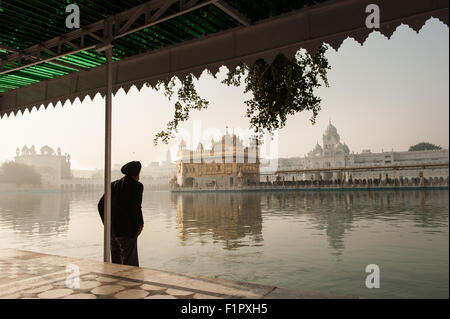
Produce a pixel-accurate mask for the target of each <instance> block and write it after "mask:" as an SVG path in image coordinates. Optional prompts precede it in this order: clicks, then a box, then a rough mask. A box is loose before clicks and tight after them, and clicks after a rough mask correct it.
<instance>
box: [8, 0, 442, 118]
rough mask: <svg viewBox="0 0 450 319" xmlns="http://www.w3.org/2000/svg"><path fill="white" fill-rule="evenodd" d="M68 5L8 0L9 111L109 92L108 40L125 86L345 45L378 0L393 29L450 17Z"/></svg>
mask: <svg viewBox="0 0 450 319" xmlns="http://www.w3.org/2000/svg"><path fill="white" fill-rule="evenodd" d="M69 3H70V1H59V0H43V1H39V0H26V1H18V0H14V1H10V0H6V1H1V2H0V30H1V32H0V116H3V115H4V114H10V113H14V114H15V113H17V112H19V111H22V112H23V111H24V110H25V109H31V108H32V107H33V106H36V107H39V106H40V105H44V106H45V107H47V105H48V104H49V103H53V105H54V104H56V103H57V102H58V101H61V102H65V101H66V100H67V99H69V100H71V101H73V100H74V99H75V98H77V97H79V98H80V99H84V98H85V97H86V96H88V95H89V96H90V97H91V98H92V97H93V96H94V95H95V94H96V93H98V92H100V93H101V94H104V92H105V87H106V80H105V79H106V76H105V73H106V72H105V66H104V64H105V63H106V58H105V54H104V52H102V49H103V48H104V47H106V46H108V45H109V44H112V45H113V49H112V55H113V61H115V62H114V63H113V91H114V92H117V90H118V89H119V88H121V87H123V88H124V89H125V90H128V89H129V88H130V87H131V86H132V85H136V86H137V87H138V88H140V87H142V85H143V84H144V83H146V82H150V83H152V84H155V83H156V82H157V81H159V80H163V81H167V80H168V79H170V78H171V77H172V76H178V77H180V78H183V77H184V76H185V75H186V74H188V73H193V74H194V75H195V76H199V75H200V74H201V72H202V71H203V70H205V69H209V70H210V71H212V72H217V70H218V68H219V67H220V66H222V65H225V66H227V67H228V68H233V67H235V66H236V65H237V64H238V63H239V62H241V61H242V62H245V63H249V64H251V63H253V62H254V61H255V60H256V59H257V58H264V59H266V60H267V61H271V59H273V57H275V56H276V54H279V53H283V54H285V55H287V56H290V57H292V56H293V55H294V54H295V52H296V51H297V50H298V49H300V48H305V49H307V50H309V51H314V50H315V48H317V47H318V46H319V45H320V44H321V43H322V42H326V43H328V44H330V45H331V46H332V47H334V48H335V49H337V48H338V47H339V46H340V44H341V43H342V41H343V40H345V39H346V38H347V37H349V36H350V37H353V38H355V39H356V40H357V41H359V42H360V43H362V42H363V41H364V40H365V39H366V37H367V36H368V34H369V33H370V32H371V31H373V30H371V29H368V28H367V27H366V26H365V19H366V16H367V15H368V13H366V12H365V8H366V6H367V5H368V4H371V3H376V4H378V5H379V7H380V12H381V28H380V30H379V31H381V32H382V33H383V34H385V35H386V36H388V37H390V35H392V33H393V32H394V30H395V29H396V28H397V27H398V26H399V25H400V24H402V23H404V24H408V25H410V26H411V27H412V28H413V29H414V30H416V31H418V30H419V29H420V28H421V27H422V26H423V24H424V23H425V21H426V20H428V19H429V18H431V17H436V18H439V19H440V20H441V21H443V22H444V23H446V24H447V25H448V0H434V1H425V0H396V1H391V0H367V1H366V0H184V1H183V0H152V1H145V0H120V1H119V0H115V1H101V0H78V1H77V2H76V4H77V5H78V6H79V8H80V20H81V28H79V29H72V30H70V29H68V28H67V27H66V25H65V20H66V17H67V16H68V15H69V13H66V12H65V9H66V6H67V5H68V4H69Z"/></svg>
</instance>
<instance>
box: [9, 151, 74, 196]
mask: <svg viewBox="0 0 450 319" xmlns="http://www.w3.org/2000/svg"><path fill="white" fill-rule="evenodd" d="M15 162H16V163H21V164H26V165H29V166H33V167H34V168H35V169H36V171H37V172H38V173H39V174H40V175H41V185H42V187H50V188H59V187H60V185H61V180H62V179H69V178H71V172H70V155H69V154H65V155H62V154H61V149H60V148H59V147H58V150H57V152H55V151H54V150H53V149H52V148H51V147H49V146H47V145H45V146H43V147H42V148H41V150H40V154H37V153H36V150H35V148H34V145H33V146H31V148H28V147H27V146H24V147H22V151H20V150H19V148H17V150H16V157H15Z"/></svg>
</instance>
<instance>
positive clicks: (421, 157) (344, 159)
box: [261, 121, 449, 181]
mask: <svg viewBox="0 0 450 319" xmlns="http://www.w3.org/2000/svg"><path fill="white" fill-rule="evenodd" d="M448 162H449V150H448V149H442V150H433V151H412V152H409V151H403V152H395V151H393V150H392V151H389V152H381V153H372V152H371V151H370V150H363V151H362V152H361V153H357V154H355V153H351V152H350V149H349V147H348V146H347V145H346V144H345V143H342V142H341V140H340V136H339V134H338V132H337V129H336V127H334V126H333V125H332V124H331V121H330V123H329V125H328V127H327V128H326V130H325V132H324V134H323V136H322V145H319V143H317V144H316V146H315V147H314V149H313V150H311V151H310V152H309V153H308V154H307V155H306V156H305V157H292V158H280V159H279V160H278V170H301V169H313V168H318V169H326V168H343V167H367V166H369V167H372V166H393V165H413V164H432V163H448ZM420 171H422V172H423V174H424V177H425V178H430V177H431V178H435V177H438V178H440V177H443V178H447V176H448V167H447V168H433V169H431V168H430V169H408V170H398V171H396V172H394V171H392V170H386V171H352V172H349V173H347V174H345V176H344V175H343V173H340V172H321V173H304V174H298V173H282V174H279V176H280V178H282V179H283V178H284V180H289V181H292V180H296V181H298V180H311V179H315V180H319V179H323V180H330V179H333V180H335V179H345V180H348V179H349V177H350V174H351V175H352V176H351V177H352V178H353V179H370V178H372V179H375V178H379V177H380V174H381V176H382V178H385V177H386V174H388V176H389V177H398V178H400V177H403V178H416V177H419V172H420ZM269 179H270V180H271V181H273V180H275V179H276V176H270V177H269ZM261 181H267V177H262V178H261Z"/></svg>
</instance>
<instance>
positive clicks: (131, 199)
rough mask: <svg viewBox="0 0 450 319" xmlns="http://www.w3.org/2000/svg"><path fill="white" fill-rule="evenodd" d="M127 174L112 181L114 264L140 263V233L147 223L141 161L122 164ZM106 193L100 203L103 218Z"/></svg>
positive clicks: (123, 170)
mask: <svg viewBox="0 0 450 319" xmlns="http://www.w3.org/2000/svg"><path fill="white" fill-rule="evenodd" d="M121 172H122V173H123V174H124V175H125V176H124V177H122V178H121V179H119V180H116V181H114V182H112V183H111V260H112V262H113V263H115V264H123V265H129V266H139V260H138V252H137V237H138V236H139V235H140V234H141V232H142V229H143V227H144V220H143V218H142V193H143V191H144V185H142V183H140V182H139V174H140V172H141V163H140V162H137V161H133V162H129V163H127V164H125V165H124V166H123V167H122V168H121ZM103 210H104V196H102V198H101V199H100V201H99V203H98V212H99V214H100V217H101V219H102V222H103V221H104V218H103Z"/></svg>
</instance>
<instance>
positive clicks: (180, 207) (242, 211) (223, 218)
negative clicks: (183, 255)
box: [171, 193, 263, 249]
mask: <svg viewBox="0 0 450 319" xmlns="http://www.w3.org/2000/svg"><path fill="white" fill-rule="evenodd" d="M171 200H172V202H173V203H176V207H177V228H178V230H179V237H180V239H181V240H182V241H185V240H187V239H188V237H189V236H196V235H197V234H209V233H211V234H212V238H213V240H214V241H221V242H223V243H224V248H225V249H237V248H239V247H241V246H245V245H246V244H244V243H243V242H242V241H241V240H240V239H242V238H246V237H248V238H249V240H250V241H251V242H252V243H254V244H259V243H261V242H262V241H263V237H262V233H261V230H262V217H261V200H260V197H259V196H257V195H255V194H249V193H247V194H239V193H205V194H199V193H194V194H172V195H171Z"/></svg>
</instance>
